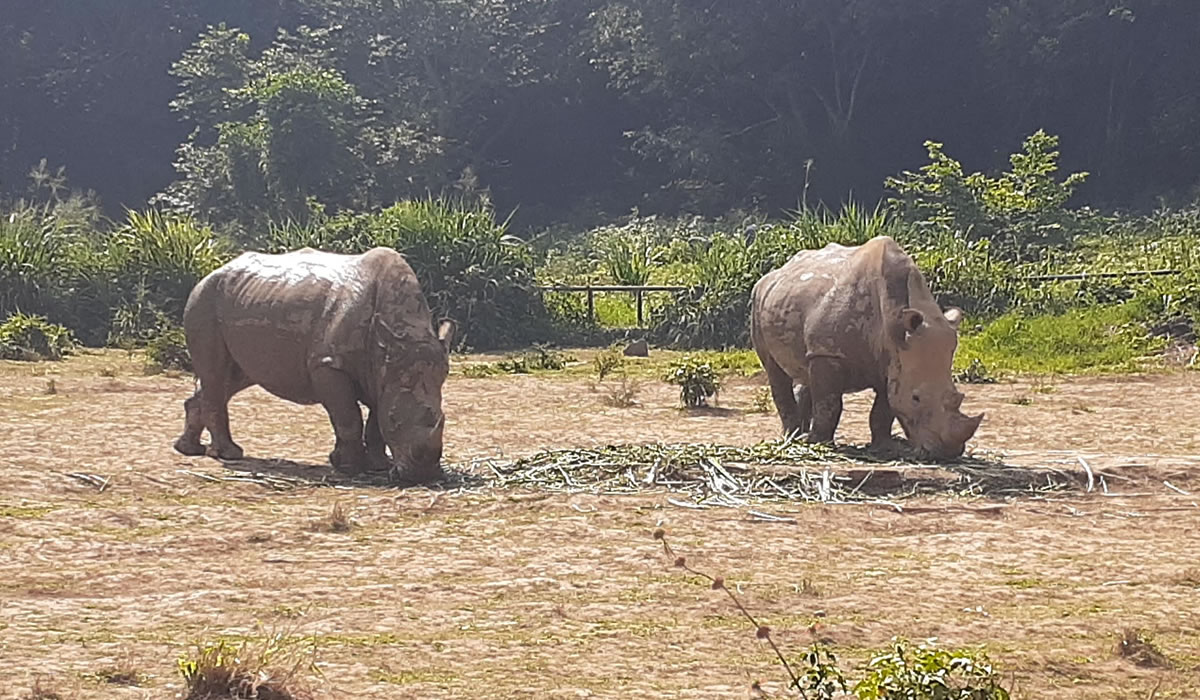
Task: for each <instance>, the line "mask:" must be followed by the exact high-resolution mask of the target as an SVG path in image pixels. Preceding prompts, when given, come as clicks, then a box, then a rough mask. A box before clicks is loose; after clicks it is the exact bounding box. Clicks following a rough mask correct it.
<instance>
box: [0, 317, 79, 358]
mask: <svg viewBox="0 0 1200 700" xmlns="http://www.w3.org/2000/svg"><path fill="white" fill-rule="evenodd" d="M74 348H75V340H74V338H73V337H72V336H71V331H69V330H67V329H66V328H64V327H63V326H60V325H58V324H55V323H50V322H49V321H47V320H46V318H45V317H44V316H31V315H29V314H24V313H21V312H19V311H18V312H17V313H14V314H12V315H11V316H9V317H8V320H6V321H5V322H4V323H2V324H0V359H5V360H26V361H37V360H61V359H63V358H64V357H65V356H67V355H68V354H70V352H71V351H72V350H73V349H74Z"/></svg>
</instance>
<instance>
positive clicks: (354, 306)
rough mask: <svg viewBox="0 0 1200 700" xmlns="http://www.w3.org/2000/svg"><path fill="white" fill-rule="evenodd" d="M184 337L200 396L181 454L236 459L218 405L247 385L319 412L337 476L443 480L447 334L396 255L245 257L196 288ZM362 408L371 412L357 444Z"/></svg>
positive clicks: (179, 445) (190, 411) (188, 406)
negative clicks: (327, 425) (207, 440)
mask: <svg viewBox="0 0 1200 700" xmlns="http://www.w3.org/2000/svg"><path fill="white" fill-rule="evenodd" d="M183 327H184V330H185V331H186V332H187V342H188V350H189V351H190V352H191V355H192V364H193V365H194V367H195V370H196V377H197V379H198V380H199V387H198V389H197V390H196V393H195V394H194V395H193V396H192V397H191V398H189V399H188V400H187V401H186V402H185V403H184V407H185V411H186V414H187V417H186V422H185V425H184V430H183V434H182V435H181V436H180V437H179V439H178V440H176V442H175V449H176V450H178V451H179V452H181V453H183V454H186V455H203V454H208V455H210V456H213V457H217V458H220V459H240V458H241V457H242V448H241V447H239V446H238V445H237V444H236V443H234V441H233V438H232V437H231V436H230V433H229V411H228V403H229V399H230V398H231V397H233V395H234V394H236V393H238V392H239V391H241V390H243V389H245V388H247V387H250V386H254V385H255V384H257V385H259V386H262V387H263V388H264V389H266V390H267V391H269V392H271V393H272V394H274V395H276V396H278V397H279V398H282V399H286V400H288V401H292V402H295V403H300V404H314V403H319V404H321V405H322V406H324V407H325V410H326V411H327V412H328V413H329V419H330V421H331V422H332V423H333V430H334V433H335V434H336V436H337V442H336V445H335V447H334V450H333V452H332V453H331V454H330V455H329V460H330V462H331V463H332V464H333V466H334V467H335V468H336V469H338V470H341V471H345V472H348V473H357V472H359V471H361V470H363V469H374V470H383V469H389V468H390V469H391V470H392V473H393V476H394V477H396V478H397V479H398V480H402V481H412V482H422V481H430V480H436V479H438V478H440V477H441V476H442V468H441V456H442V432H443V428H444V426H445V417H444V415H443V414H442V384H443V383H444V382H445V380H446V375H447V374H448V373H449V348H450V343H451V339H452V337H453V333H454V326H453V323H451V322H449V321H446V322H443V323H442V324H441V327H440V328H439V329H438V331H437V332H435V331H434V328H433V325H432V319H431V314H430V310H429V305H428V304H427V303H426V301H425V297H424V295H422V294H421V289H420V285H419V284H418V283H417V277H416V275H414V274H413V271H412V268H410V267H409V266H408V263H407V262H405V260H404V257H403V256H402V255H400V254H399V253H397V252H396V251H394V250H392V249H390V248H374V249H372V250H370V251H367V252H366V253H363V254H362V255H337V254H334V253H324V252H320V251H316V250H312V249H311V248H304V249H301V250H298V251H294V252H291V253H286V254H283V255H267V254H263V253H244V254H242V255H240V256H238V257H237V258H236V259H234V260H233V261H231V262H230V263H228V264H227V265H225V266H223V267H221V268H219V269H217V270H215V271H214V272H213V273H212V274H210V275H208V276H207V277H205V278H204V279H202V280H200V282H199V283H197V284H196V287H195V288H194V289H193V290H192V293H191V295H190V296H189V297H188V302H187V307H186V309H185V310H184V314H183ZM360 403H361V404H363V405H365V406H366V407H367V408H368V410H369V411H370V413H369V418H368V420H367V424H366V432H365V434H364V431H363V420H362V410H361V409H360V408H359V404H360ZM206 428H207V429H208V432H209V435H210V436H211V438H212V441H211V444H210V445H209V446H208V447H207V448H205V446H204V445H202V444H201V443H200V434H201V432H202V431H203V430H204V429H206ZM385 447H386V449H387V450H390V451H391V459H390V460H389V458H388V455H387V453H386V451H385Z"/></svg>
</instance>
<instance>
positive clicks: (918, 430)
mask: <svg viewBox="0 0 1200 700" xmlns="http://www.w3.org/2000/svg"><path fill="white" fill-rule="evenodd" d="M961 320H962V312H961V311H960V310H958V309H955V308H950V309H947V310H946V311H942V309H941V308H940V307H939V306H938V304H937V302H936V300H934V298H933V294H931V293H930V291H929V287H928V286H927V285H926V284H925V279H924V277H922V276H921V272H920V271H919V270H918V269H917V266H916V264H915V263H914V262H913V260H912V258H910V257H909V256H908V255H907V254H906V253H905V252H904V251H903V250H902V249H901V248H900V246H899V245H897V244H896V242H895V241H893V240H892V239H891V238H888V237H886V236H882V237H879V238H874V239H872V240H870V241H868V242H866V243H864V244H863V245H861V246H856V247H845V246H841V245H837V244H830V245H828V246H826V247H825V248H823V249H821V250H805V251H801V252H799V253H797V254H796V255H794V256H793V257H792V259H791V260H789V261H788V262H787V263H785V264H784V265H783V266H782V267H780V268H779V269H777V270H774V271H772V272H770V273H768V274H766V275H765V276H763V278H762V279H761V280H759V281H758V283H757V284H755V286H754V292H753V298H752V302H751V320H750V335H751V340H752V342H753V343H754V349H755V351H756V352H757V353H758V357H759V359H760V360H761V361H762V365H763V368H764V369H766V372H767V377H768V379H769V381H770V384H771V396H772V398H773V399H774V401H775V407H776V408H777V409H778V410H779V417H780V419H781V421H782V422H783V429H784V432H785V433H792V432H798V433H806V432H807V433H808V439H809V441H811V442H832V440H833V436H834V431H835V430H836V429H837V425H838V421H839V419H840V418H841V413H842V395H843V394H848V393H853V392H857V391H863V390H865V389H874V390H875V403H874V405H873V406H872V408H871V419H870V424H871V445H872V447H873V448H875V449H879V450H883V451H891V450H892V448H893V447H894V445H893V441H892V437H891V434H892V424H893V421H894V420H896V419H898V420H899V421H900V426H901V427H902V428H903V429H904V432H905V434H906V435H907V436H908V439H909V441H910V442H912V443H913V444H914V446H916V447H917V448H918V450H919V451H921V452H923V453H925V454H927V455H929V456H932V457H935V458H940V459H948V458H954V457H958V456H959V455H961V454H962V453H963V451H964V449H965V446H966V443H967V440H969V439H970V438H971V436H973V435H974V434H975V431H976V430H977V429H978V428H979V423H980V421H982V420H983V415H982V414H980V415H978V416H975V417H968V416H966V415H964V414H963V413H962V412H961V411H960V410H959V408H960V407H961V406H962V401H963V395H962V394H961V393H959V392H958V390H957V389H956V388H955V386H954V380H953V378H952V377H951V374H950V370H951V363H952V362H953V359H954V351H955V349H956V348H957V346H958V324H959V323H960V322H961ZM796 385H798V386H796ZM794 388H795V389H794ZM793 389H794V391H793Z"/></svg>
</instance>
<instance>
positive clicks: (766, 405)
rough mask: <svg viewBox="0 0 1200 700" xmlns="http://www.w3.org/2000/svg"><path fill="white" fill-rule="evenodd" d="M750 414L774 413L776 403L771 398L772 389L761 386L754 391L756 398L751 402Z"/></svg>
mask: <svg viewBox="0 0 1200 700" xmlns="http://www.w3.org/2000/svg"><path fill="white" fill-rule="evenodd" d="M747 412H748V413H774V412H775V401H774V399H772V398H771V389H770V388H768V387H765V386H760V387H758V388H757V389H755V390H754V398H753V399H751V400H750V408H749V410H748V411H747Z"/></svg>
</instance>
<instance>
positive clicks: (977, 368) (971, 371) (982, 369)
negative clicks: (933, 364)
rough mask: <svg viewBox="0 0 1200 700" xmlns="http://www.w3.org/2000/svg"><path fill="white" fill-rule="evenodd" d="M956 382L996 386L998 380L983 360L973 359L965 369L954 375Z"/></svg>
mask: <svg viewBox="0 0 1200 700" xmlns="http://www.w3.org/2000/svg"><path fill="white" fill-rule="evenodd" d="M954 381H956V382H959V383H960V384H995V383H996V378H995V377H993V376H992V374H991V372H989V371H988V368H987V365H985V364H983V361H982V360H980V359H979V358H978V357H973V358H971V361H970V362H968V363H967V366H966V367H965V368H964V369H962V370H959V371H958V372H955V373H954Z"/></svg>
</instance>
